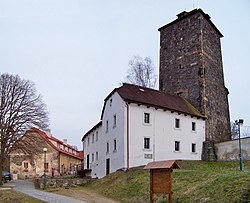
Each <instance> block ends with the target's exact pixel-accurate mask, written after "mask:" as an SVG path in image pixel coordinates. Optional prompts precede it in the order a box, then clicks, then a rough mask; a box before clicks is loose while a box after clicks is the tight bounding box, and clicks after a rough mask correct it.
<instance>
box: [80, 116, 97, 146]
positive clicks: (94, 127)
mask: <svg viewBox="0 0 250 203" xmlns="http://www.w3.org/2000/svg"><path fill="white" fill-rule="evenodd" d="M101 125H102V121H99V122H98V123H97V124H96V125H94V126H93V127H92V128H91V129H90V130H89V131H88V132H86V133H85V134H84V135H83V137H82V142H83V140H84V139H85V137H86V136H87V135H88V134H89V133H91V132H92V131H94V130H95V129H97V128H98V127H99V126H101Z"/></svg>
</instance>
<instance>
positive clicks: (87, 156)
mask: <svg viewBox="0 0 250 203" xmlns="http://www.w3.org/2000/svg"><path fill="white" fill-rule="evenodd" d="M87 169H89V154H88V155H87Z"/></svg>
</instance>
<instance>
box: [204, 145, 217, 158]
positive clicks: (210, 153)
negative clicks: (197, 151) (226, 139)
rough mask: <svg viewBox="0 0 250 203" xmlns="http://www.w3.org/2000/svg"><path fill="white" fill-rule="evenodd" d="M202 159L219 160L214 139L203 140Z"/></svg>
mask: <svg viewBox="0 0 250 203" xmlns="http://www.w3.org/2000/svg"><path fill="white" fill-rule="evenodd" d="M202 160H203V161H216V160H217V156H216V152H215V146H214V141H205V142H203V148H202Z"/></svg>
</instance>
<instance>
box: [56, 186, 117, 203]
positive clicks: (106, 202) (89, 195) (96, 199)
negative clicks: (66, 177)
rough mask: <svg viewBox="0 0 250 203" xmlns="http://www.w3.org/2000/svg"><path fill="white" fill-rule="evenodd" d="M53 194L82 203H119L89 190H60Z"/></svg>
mask: <svg viewBox="0 0 250 203" xmlns="http://www.w3.org/2000/svg"><path fill="white" fill-rule="evenodd" d="M53 193H56V194H60V195H65V196H68V197H72V198H75V199H78V200H81V201H85V202H90V203H118V202H117V201H114V200H112V199H109V198H106V197H103V196H102V195H100V194H97V193H95V192H93V191H90V190H88V189H84V188H81V189H77V188H76V189H74V188H70V189H60V190H55V191H53Z"/></svg>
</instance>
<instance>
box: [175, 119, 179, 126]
mask: <svg viewBox="0 0 250 203" xmlns="http://www.w3.org/2000/svg"><path fill="white" fill-rule="evenodd" d="M175 128H180V119H179V118H176V119H175Z"/></svg>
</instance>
